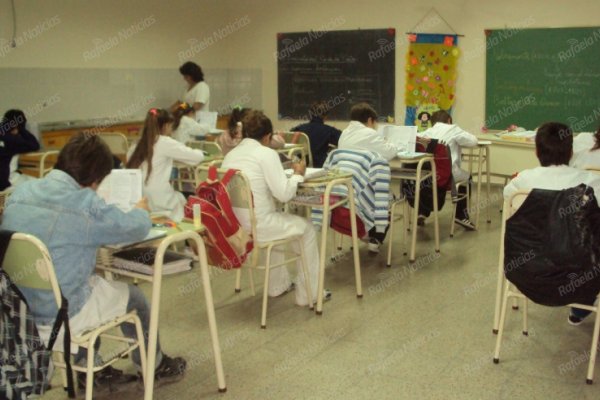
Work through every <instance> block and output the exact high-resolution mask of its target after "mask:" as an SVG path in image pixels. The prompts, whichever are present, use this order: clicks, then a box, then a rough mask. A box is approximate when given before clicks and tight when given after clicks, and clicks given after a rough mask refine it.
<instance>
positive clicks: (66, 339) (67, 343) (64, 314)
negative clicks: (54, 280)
mask: <svg viewBox="0 0 600 400" xmlns="http://www.w3.org/2000/svg"><path fill="white" fill-rule="evenodd" d="M60 297H61V302H60V303H61V305H60V310H58V314H57V315H56V319H55V320H54V325H53V326H52V333H51V334H50V341H49V342H48V350H52V348H53V347H54V342H55V341H56V338H57V337H58V332H59V331H60V327H61V326H64V327H65V332H64V336H63V350H64V351H63V356H64V362H65V366H66V370H67V389H66V390H67V393H68V394H69V398H71V399H74V398H75V386H74V385H73V369H72V368H71V329H70V327H69V301H68V300H67V299H66V298H65V296H63V295H62V293H61V295H60Z"/></svg>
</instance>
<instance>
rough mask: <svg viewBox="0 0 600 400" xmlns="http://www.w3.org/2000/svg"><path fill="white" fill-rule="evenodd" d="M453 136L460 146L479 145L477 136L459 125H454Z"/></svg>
mask: <svg viewBox="0 0 600 400" xmlns="http://www.w3.org/2000/svg"><path fill="white" fill-rule="evenodd" d="M453 133H454V135H453V138H454V140H455V141H456V143H458V145H459V146H465V147H473V146H477V141H478V139H477V136H475V135H473V134H472V133H469V132H467V131H465V130H463V129H462V128H461V127H459V126H458V125H455V126H454V132H453Z"/></svg>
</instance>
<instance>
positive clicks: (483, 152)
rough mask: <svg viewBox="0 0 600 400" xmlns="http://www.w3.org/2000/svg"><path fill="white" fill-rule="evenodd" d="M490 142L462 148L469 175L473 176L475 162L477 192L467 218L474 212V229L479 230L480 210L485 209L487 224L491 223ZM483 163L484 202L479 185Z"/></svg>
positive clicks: (483, 141)
mask: <svg viewBox="0 0 600 400" xmlns="http://www.w3.org/2000/svg"><path fill="white" fill-rule="evenodd" d="M491 144H492V142H491V141H489V140H478V141H477V145H476V146H473V147H464V148H463V149H462V150H463V154H462V156H463V158H467V160H468V161H469V175H470V176H473V165H474V164H475V163H474V161H477V163H476V166H477V190H476V191H475V206H473V205H471V206H470V207H469V210H468V211H469V217H471V216H472V215H471V214H472V211H473V209H474V210H475V221H474V225H475V228H476V229H478V228H479V214H480V211H481V208H483V207H485V208H486V209H487V222H488V223H490V222H492V220H491V217H490V207H489V206H490V176H491V174H490V159H491V158H490V147H491ZM484 161H485V182H486V198H485V201H484V202H482V201H481V183H482V182H483V176H482V175H483V171H484V170H483V162H484Z"/></svg>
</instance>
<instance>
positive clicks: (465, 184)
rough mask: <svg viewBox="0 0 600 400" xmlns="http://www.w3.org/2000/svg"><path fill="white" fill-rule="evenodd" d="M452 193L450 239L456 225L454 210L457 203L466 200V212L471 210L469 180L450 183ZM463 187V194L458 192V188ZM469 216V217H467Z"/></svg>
mask: <svg viewBox="0 0 600 400" xmlns="http://www.w3.org/2000/svg"><path fill="white" fill-rule="evenodd" d="M452 184H453V187H452V191H451V193H450V196H451V198H452V220H451V221H450V237H454V226H455V225H456V223H455V222H454V221H455V220H456V209H457V208H458V202H459V201H462V200H465V199H466V200H467V210H470V209H471V185H470V184H469V180H468V179H467V180H464V181H459V182H456V183H454V182H453V183H452ZM461 187H464V188H465V191H464V192H463V193H461V192H460V188H461ZM469 216H470V215H469Z"/></svg>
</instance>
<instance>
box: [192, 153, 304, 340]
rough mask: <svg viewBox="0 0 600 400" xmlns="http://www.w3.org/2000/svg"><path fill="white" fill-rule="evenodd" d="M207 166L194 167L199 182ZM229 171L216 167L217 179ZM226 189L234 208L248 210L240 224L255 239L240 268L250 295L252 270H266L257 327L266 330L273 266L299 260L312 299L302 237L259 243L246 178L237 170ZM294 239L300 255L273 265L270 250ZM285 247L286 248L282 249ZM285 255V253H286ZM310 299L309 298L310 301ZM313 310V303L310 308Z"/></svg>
mask: <svg viewBox="0 0 600 400" xmlns="http://www.w3.org/2000/svg"><path fill="white" fill-rule="evenodd" d="M209 168H210V167H209V166H206V165H200V166H198V167H197V168H196V171H197V174H196V176H197V179H198V180H199V182H201V181H205V180H206V179H207V178H208V169H209ZM227 171H228V170H226V169H221V168H219V169H218V170H217V176H218V179H222V178H223V176H225V174H226V173H227ZM227 192H228V193H229V197H230V199H231V205H232V207H233V208H234V209H238V210H244V211H246V212H247V213H248V222H249V226H243V228H244V229H246V230H249V231H250V234H251V236H252V238H254V249H253V250H252V252H251V253H250V256H249V257H248V260H247V261H246V263H245V264H244V266H242V268H248V274H249V280H250V289H251V291H252V296H254V295H255V294H256V292H255V290H254V279H253V275H252V272H253V270H254V269H258V270H263V271H264V272H265V279H264V287H263V301H262V314H261V319H260V327H261V328H262V329H266V327H267V306H268V300H269V295H268V288H269V273H270V271H271V269H273V268H281V267H284V266H285V265H287V264H290V263H293V262H296V261H298V260H301V262H302V273H303V274H304V281H305V282H306V294H307V296H308V299H312V298H313V297H312V293H311V288H310V279H309V274H308V267H307V265H306V256H305V249H304V246H303V244H302V243H303V242H302V237H301V236H292V237H289V238H286V239H281V240H273V241H267V242H259V241H258V240H256V238H257V237H258V235H257V230H256V224H257V222H256V215H255V214H254V204H253V199H252V191H251V189H250V183H249V181H248V178H247V177H246V176H245V175H244V174H243V173H242V172H240V171H238V172H237V173H236V174H235V175H234V176H233V178H232V179H231V181H229V184H228V185H227ZM294 242H297V243H298V245H299V247H300V254H299V255H294V256H293V257H289V258H288V257H286V258H284V260H283V261H282V262H281V263H278V264H272V263H271V255H272V253H273V251H274V250H275V249H276V248H278V249H277V250H280V248H281V247H285V246H287V245H289V244H291V243H294ZM284 250H285V249H284ZM261 253H264V260H265V261H264V263H262V262H261V260H260V256H261V255H262V254H261ZM286 256H287V254H286ZM242 268H238V269H237V270H236V279H235V292H236V293H240V292H241V276H242ZM309 301H311V300H309ZM309 308H310V309H311V310H313V305H312V302H311V304H310V307H309Z"/></svg>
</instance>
